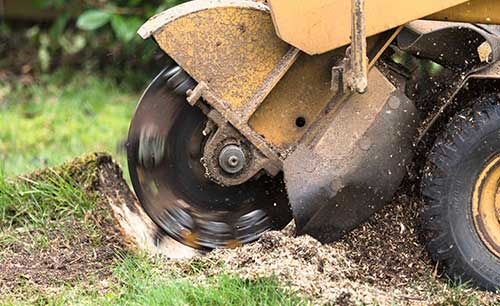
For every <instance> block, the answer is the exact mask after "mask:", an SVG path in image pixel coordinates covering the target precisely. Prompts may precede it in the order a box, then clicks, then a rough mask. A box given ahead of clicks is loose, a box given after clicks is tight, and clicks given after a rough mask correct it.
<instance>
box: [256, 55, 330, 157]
mask: <svg viewBox="0 0 500 306" xmlns="http://www.w3.org/2000/svg"><path fill="white" fill-rule="evenodd" d="M331 66H332V54H331V53H327V54H324V55H320V56H310V55H307V54H304V53H302V54H301V55H300V57H299V59H298V60H297V62H296V63H295V65H293V67H292V68H291V69H290V70H289V71H288V72H287V74H285V76H284V77H283V79H281V81H280V82H279V83H278V84H277V85H276V87H275V88H274V90H273V91H272V92H271V93H270V94H269V96H268V97H267V98H266V99H265V100H264V102H263V103H262V105H261V106H260V108H259V109H257V111H256V112H255V113H254V115H253V116H252V117H251V118H250V121H249V125H250V127H251V128H253V129H254V130H255V131H256V132H257V133H258V134H260V135H262V136H264V138H265V139H266V140H267V141H269V142H271V143H272V144H274V145H275V146H278V147H282V148H286V147H287V146H291V145H293V144H294V143H295V142H296V141H298V140H299V139H300V137H302V135H303V134H304V133H305V131H306V130H307V128H308V127H309V126H310V124H311V123H313V122H314V121H315V120H316V119H317V118H318V117H319V115H320V113H321V111H322V110H323V109H324V108H325V107H326V105H327V104H328V102H330V100H331V99H332V98H333V94H334V92H332V91H331V90H330V88H331V76H332V74H331ZM299 117H302V118H304V119H305V125H304V126H302V127H298V126H297V125H296V120H297V118H299Z"/></svg>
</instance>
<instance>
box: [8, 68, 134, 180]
mask: <svg viewBox="0 0 500 306" xmlns="http://www.w3.org/2000/svg"><path fill="white" fill-rule="evenodd" d="M139 96H140V92H139V91H133V90H132V89H130V88H128V87H127V86H126V85H118V84H116V82H114V81H112V80H108V79H106V78H105V77H97V76H92V75H87V74H84V73H77V74H70V73H68V72H67V71H58V72H56V73H55V74H53V75H51V76H46V77H43V78H42V80H41V81H40V82H38V83H35V84H31V85H27V86H20V85H19V86H16V85H12V84H1V83H0V165H2V167H3V170H4V172H5V173H6V174H7V175H16V174H20V173H25V172H29V171H32V170H34V169H37V168H40V167H44V166H51V165H56V164H60V163H61V162H63V161H65V160H67V159H70V158H72V157H74V156H78V155H81V154H83V153H85V152H92V151H106V152H110V153H113V156H114V157H115V158H116V159H117V160H118V162H119V163H120V164H121V165H122V166H126V165H125V161H126V159H125V155H124V152H123V149H124V146H123V145H124V142H125V139H126V137H127V129H128V125H129V122H130V119H131V117H132V114H133V112H134V109H135V106H136V104H137V101H138V98H139Z"/></svg>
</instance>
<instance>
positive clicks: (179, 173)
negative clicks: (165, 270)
mask: <svg viewBox="0 0 500 306" xmlns="http://www.w3.org/2000/svg"><path fill="white" fill-rule="evenodd" d="M194 85H195V83H194V81H193V80H192V79H191V78H189V76H187V74H186V73H185V72H183V71H182V70H181V69H180V68H179V67H174V68H171V69H165V70H164V71H162V72H161V73H160V74H159V75H158V76H157V77H156V78H155V80H154V81H153V82H152V83H151V84H150V85H149V87H148V89H147V90H146V92H145V93H144V95H143V96H142V98H141V101H140V103H139V106H138V108H137V110H136V113H135V115H134V118H133V120H132V123H131V126H130V131H129V137H128V142H127V155H128V164H129V171H130V176H131V180H132V184H133V187H134V189H135V192H136V194H137V197H138V198H139V201H140V202H141V204H142V206H143V207H144V210H145V211H146V213H147V214H148V215H149V216H150V217H151V218H152V219H153V221H154V222H155V223H157V224H158V226H160V227H161V228H162V229H163V230H164V231H165V232H166V233H167V234H169V235H170V236H171V237H173V238H174V239H176V240H177V241H179V242H181V243H184V244H186V245H189V246H192V247H195V248H199V249H213V248H218V247H235V246H238V245H240V244H244V243H248V242H251V241H254V240H256V239H258V238H259V237H260V236H261V235H262V234H263V233H264V232H266V231H268V230H270V229H280V228H283V227H284V226H285V225H286V224H288V222H290V220H291V213H290V208H289V204H288V198H287V195H286V191H285V186H284V183H283V178H282V176H281V175H278V176H277V177H274V178H270V177H268V176H266V175H261V176H259V178H258V179H257V178H254V179H251V180H249V181H247V182H246V183H244V184H241V185H238V186H232V187H222V186H220V185H218V184H216V183H214V182H213V181H212V180H210V179H209V178H208V177H207V176H206V175H205V172H206V171H205V168H204V166H203V164H202V161H201V160H202V157H203V148H204V143H205V142H206V137H205V136H204V135H203V133H202V131H203V129H204V127H205V126H206V122H207V118H206V117H205V115H204V114H203V113H202V112H201V110H200V109H198V108H197V107H192V106H190V105H189V104H188V103H187V102H186V99H185V92H186V90H187V89H189V88H192V87H194Z"/></svg>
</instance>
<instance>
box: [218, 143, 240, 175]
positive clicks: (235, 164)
mask: <svg viewBox="0 0 500 306" xmlns="http://www.w3.org/2000/svg"><path fill="white" fill-rule="evenodd" d="M245 164H246V157H245V153H244V152H243V150H242V149H241V148H240V147H239V146H237V145H228V146H225V147H224V148H223V149H222V150H221V151H220V154H219V165H220V167H221V168H222V170H224V171H225V172H227V173H229V174H236V173H238V172H240V171H241V170H243V168H244V167H245Z"/></svg>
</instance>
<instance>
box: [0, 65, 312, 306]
mask: <svg viewBox="0 0 500 306" xmlns="http://www.w3.org/2000/svg"><path fill="white" fill-rule="evenodd" d="M139 94H140V92H137V91H135V90H132V89H129V88H128V87H127V86H119V85H118V84H116V83H115V82H114V81H111V80H107V79H105V78H102V77H98V76H92V75H87V74H85V73H76V74H73V75H72V74H68V72H64V71H59V72H57V73H55V74H54V75H52V76H46V77H44V78H43V79H42V80H41V81H40V82H38V83H37V84H35V85H30V86H17V85H12V84H1V83H0V249H1V250H0V259H2V258H4V259H5V258H9V256H16V255H15V251H12V250H10V251H8V250H9V247H10V246H13V245H16V244H18V245H22V246H23V249H24V251H25V252H26V251H27V252H38V251H40V250H43V249H44V248H48V247H50V248H53V247H56V246H54V243H53V241H51V235H54V233H56V234H57V237H58V239H63V240H67V241H75V240H76V239H78V235H81V234H82V233H81V232H79V231H85V235H86V236H85V237H95V238H96V241H98V240H99V235H102V233H101V232H100V231H99V228H97V227H96V226H93V225H92V222H87V219H88V218H90V217H92V216H94V215H95V214H96V213H97V212H96V197H95V196H94V195H93V194H88V192H86V191H84V190H83V188H82V186H81V182H77V181H75V180H73V178H71V177H69V176H68V175H65V174H64V173H59V172H57V173H56V172H53V173H52V172H50V173H49V175H43V176H41V177H42V178H43V179H40V177H30V178H29V179H17V180H14V179H12V177H13V176H15V175H19V174H21V173H26V172H30V171H32V170H35V169H37V168H40V167H44V166H53V165H58V164H61V163H62V162H64V161H66V160H68V159H71V158H74V157H75V156H79V155H82V154H84V153H86V152H94V151H106V152H109V153H111V154H112V155H113V156H114V157H115V159H116V160H117V161H118V162H119V163H121V164H122V166H124V165H125V156H124V154H123V152H121V150H122V149H123V148H122V147H121V144H123V141H124V140H125V138H126V134H127V129H128V125H129V121H130V119H131V116H132V114H133V111H134V109H135V105H136V103H137V99H138V97H139ZM81 226H84V228H82V227H81ZM61 236H62V237H63V238H61ZM26 243H29V244H31V245H29V246H26ZM12 252H14V253H12ZM171 264H172V263H169V262H166V261H164V260H160V259H150V258H147V257H145V256H135V255H131V254H125V255H119V256H117V258H116V262H115V264H114V265H113V266H110V267H109V269H110V271H112V274H111V276H109V279H107V280H105V281H106V282H107V283H108V285H106V286H104V287H103V285H102V283H101V280H100V279H95V280H92V279H86V280H82V281H81V283H77V284H74V283H72V284H61V283H59V282H57V283H55V284H54V288H40V287H37V286H35V285H34V284H32V283H30V282H26V283H25V284H21V285H19V286H18V287H17V288H16V290H14V292H10V293H8V294H5V295H3V296H1V297H0V304H1V305H300V304H307V303H308V302H307V301H306V300H304V299H302V298H299V297H297V296H296V295H294V294H292V293H290V292H289V290H288V289H287V288H288V287H287V286H286V285H283V284H280V283H279V282H278V281H277V280H276V279H274V278H262V279H258V280H256V281H248V280H244V279H241V278H239V277H237V276H233V275H227V274H222V275H214V276H208V277H206V278H204V279H202V280H200V279H198V278H199V275H200V274H207V273H208V271H207V269H209V268H207V267H205V266H204V265H203V264H200V263H198V262H195V263H194V264H193V266H192V267H188V270H189V271H187V272H179V271H178V272H173V271H174V270H175V269H168V268H169V265H171Z"/></svg>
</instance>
